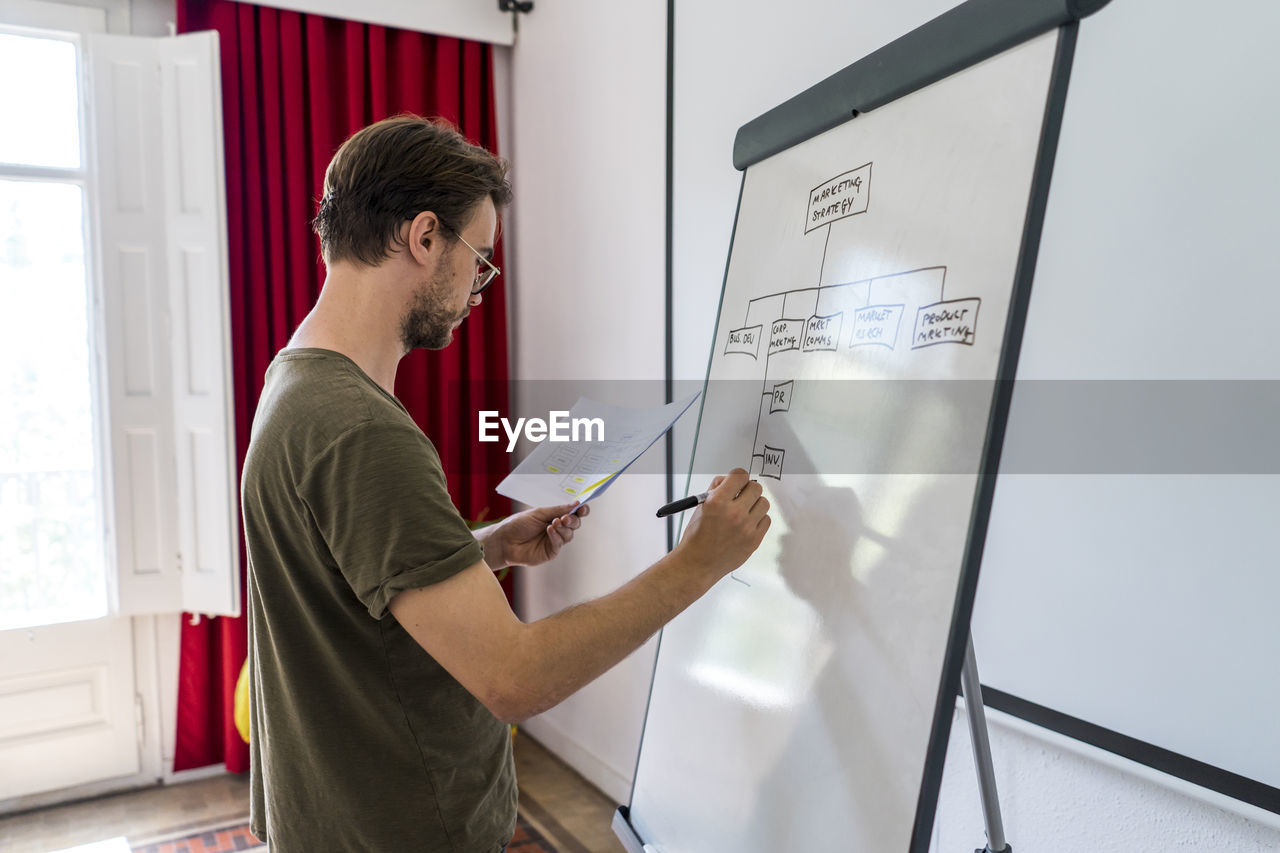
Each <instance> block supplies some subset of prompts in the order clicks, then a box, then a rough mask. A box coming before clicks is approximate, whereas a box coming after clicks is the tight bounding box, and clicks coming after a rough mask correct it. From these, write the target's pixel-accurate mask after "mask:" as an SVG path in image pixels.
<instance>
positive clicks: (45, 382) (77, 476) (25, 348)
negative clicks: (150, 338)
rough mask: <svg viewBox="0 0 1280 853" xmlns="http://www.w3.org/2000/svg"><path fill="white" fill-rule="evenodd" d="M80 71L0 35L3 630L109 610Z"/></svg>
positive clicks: (19, 37) (64, 56)
mask: <svg viewBox="0 0 1280 853" xmlns="http://www.w3.org/2000/svg"><path fill="white" fill-rule="evenodd" d="M79 78H80V74H79V49H78V44H77V43H76V41H74V40H72V39H68V38H57V37H42V36H34V35H25V34H19V33H16V32H4V31H0V79H5V80H10V81H15V80H22V81H24V83H23V85H20V86H17V85H10V86H5V87H4V88H3V89H0V115H4V116H6V121H5V124H4V126H3V130H0V240H2V241H3V242H2V243H0V630H3V629H7V628H17V627H24V626H28V625H43V624H51V623H56V622H68V621H73V620H77V619H91V618H95V617H98V616H103V615H105V614H106V613H107V609H108V608H107V583H106V579H107V575H106V570H107V560H106V549H105V547H104V543H105V538H104V530H103V477H102V464H101V458H100V457H101V444H100V441H99V437H100V436H101V435H102V434H103V430H102V427H101V423H100V417H99V412H98V408H97V406H96V405H95V399H94V390H95V389H94V383H93V382H92V381H91V378H92V377H93V376H94V374H95V360H94V358H93V357H92V353H93V352H94V350H95V347H94V343H95V342H94V341H93V340H92V338H91V329H92V327H93V324H92V323H91V322H90V320H91V316H92V312H91V310H90V308H91V300H90V289H89V286H90V280H89V278H88V267H87V264H86V258H87V257H89V253H88V252H87V251H86V248H87V246H86V240H85V222H86V221H87V218H88V217H87V199H86V186H87V177H88V176H87V173H86V171H85V170H84V168H83V167H82V162H83V159H84V158H83V156H82V140H81V132H80V129H81V127H82V125H83V121H82V115H81V110H80V104H81V101H82V99H81V93H80V84H79Z"/></svg>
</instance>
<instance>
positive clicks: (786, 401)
mask: <svg viewBox="0 0 1280 853" xmlns="http://www.w3.org/2000/svg"><path fill="white" fill-rule="evenodd" d="M794 384H795V380H794V379H791V380H788V381H786V382H779V383H778V384H777V385H774V386H773V390H772V391H771V392H769V414H771V415H772V414H773V413H774V412H786V411H789V410H790V409H791V387H792V386H793V385H794Z"/></svg>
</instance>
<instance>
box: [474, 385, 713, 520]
mask: <svg viewBox="0 0 1280 853" xmlns="http://www.w3.org/2000/svg"><path fill="white" fill-rule="evenodd" d="M700 393H701V392H699V391H695V392H694V393H692V394H690V395H689V396H688V397H685V398H684V399H682V400H676V401H675V402H673V403H668V404H667V405H665V406H658V407H656V408H652V409H630V408H626V407H623V406H613V405H610V404H608V403H601V402H599V401H597V400H591V399H588V398H586V397H579V398H578V402H576V403H574V404H573V407H572V408H570V409H569V418H570V421H573V420H574V419H579V418H583V419H590V418H599V419H600V420H601V421H603V422H604V436H603V440H599V441H587V440H583V439H585V438H587V437H588V436H587V431H586V430H583V431H582V432H580V434H579V435H580V439H579V440H578V441H556V442H553V441H550V440H547V441H543V442H542V443H541V444H539V445H538V446H537V447H536V448H534V450H533V452H532V453H530V454H529V455H528V456H526V457H525V459H524V461H522V462H521V463H520V464H519V465H517V466H516V468H515V470H514V471H512V472H511V473H510V474H508V475H507V477H506V479H504V480H503V481H502V482H501V483H499V484H498V489H497V491H498V494H500V495H506V496H507V497H509V498H511V499H512V500H517V501H520V502H521V503H525V504H528V505H530V506H555V505H557V504H563V503H569V502H571V501H575V500H577V501H582V502H583V503H587V502H588V501H590V500H592V499H593V498H597V497H599V496H600V495H602V494H604V493H605V490H607V489H608V488H609V486H611V485H613V482H614V480H616V479H617V478H618V475H619V474H621V473H622V472H623V471H625V470H626V469H627V468H628V467H629V466H630V465H631V463H633V462H635V461H636V460H637V459H639V458H640V456H641V455H642V454H643V453H644V452H645V451H646V450H648V449H649V448H650V447H651V446H652V445H653V443H654V442H655V441H657V440H658V439H659V438H661V437H662V434H663V433H664V432H666V431H667V430H668V429H670V428H671V425H672V424H674V423H675V422H676V421H677V420H679V418H680V416H681V415H683V414H684V413H685V412H686V411H688V409H689V406H691V405H692V404H693V401H694V400H696V399H698V395H699V394H700ZM597 436H598V432H594V433H592V434H591V436H590V437H592V438H594V437H597Z"/></svg>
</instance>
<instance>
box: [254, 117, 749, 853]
mask: <svg viewBox="0 0 1280 853" xmlns="http://www.w3.org/2000/svg"><path fill="white" fill-rule="evenodd" d="M509 197H510V190H509V188H508V186H507V183H506V165H505V163H503V162H502V161H500V160H497V159H496V158H494V157H493V156H492V155H490V154H489V153H487V152H485V151H484V150H483V149H480V148H478V147H475V146H472V145H470V144H468V143H467V142H466V140H464V139H463V138H462V137H461V136H460V135H459V134H458V133H457V132H456V131H455V130H453V129H452V128H451V127H449V126H447V125H445V124H443V123H436V122H431V121H428V120H425V119H421V118H418V117H414V116H401V117H397V118H393V119H388V120H386V121H383V122H379V123H378V124H375V125H372V126H370V127H367V128H365V129H364V130H362V131H360V132H359V133H357V134H355V135H354V136H352V137H351V138H350V139H349V140H347V141H346V142H345V143H344V144H343V145H342V147H341V148H340V149H339V150H338V152H337V154H335V155H334V158H333V161H332V162H331V163H330V164H329V168H328V171H327V172H326V175H325V186H324V197H323V199H322V201H321V205H320V211H319V214H318V216H317V217H316V220H315V223H314V225H315V229H316V231H317V233H318V234H319V235H320V243H321V251H322V253H323V255H324V260H325V263H326V266H327V270H328V275H327V278H326V280H325V284H324V289H323V291H322V293H321V295H320V298H319V300H318V301H317V302H316V304H315V307H314V308H313V309H312V311H311V313H310V314H309V315H308V316H307V317H306V319H305V320H304V321H303V323H302V324H301V325H300V326H299V327H298V330H297V332H296V334H295V335H294V336H293V339H292V340H291V341H290V343H289V346H288V347H287V348H286V349H284V350H282V351H281V352H280V353H279V354H278V355H277V357H276V359H275V360H274V361H273V362H272V364H271V367H270V368H269V369H268V370H267V377H266V385H265V387H264V388H263V392H262V397H261V399H260V401H259V403H258V411H257V413H256V415H255V418H254V424H253V435H252V440H251V442H250V445H249V452H248V455H247V457H246V460H245V467H244V481H243V483H242V498H243V508H244V520H245V538H246V540H247V543H248V549H249V567H250V570H249V591H248V598H249V615H250V620H249V624H250V636H249V640H250V650H249V655H250V661H251V663H250V674H251V685H252V701H251V707H252V720H251V752H252V761H251V766H252V778H253V791H252V827H253V831H254V833H255V834H257V835H258V836H259V837H260V838H263V839H265V840H267V841H268V843H269V845H270V847H271V849H272V851H273V853H329V851H379V853H404V851H446V850H448V851H479V852H480V853H490V852H491V851H496V850H499V849H501V848H502V847H503V845H504V844H505V843H506V841H507V840H509V839H510V838H511V835H512V833H513V831H514V827H515V807H516V787H515V772H514V766H513V764H512V758H511V739H510V737H509V734H508V727H507V725H506V724H507V723H508V722H512V721H517V720H522V719H524V718H526V717H529V716H532V715H534V714H538V713H540V712H542V711H545V710H546V709H548V708H550V707H552V706H553V705H555V704H556V703H558V702H560V701H561V700H563V699H564V698H565V697H567V696H569V695H570V694H571V693H573V692H574V691H576V690H578V689H579V688H581V687H582V686H584V685H585V684H587V683H588V682H590V681H591V680H592V679H594V678H596V677H597V676H599V675H600V674H601V673H603V672H605V670H607V669H609V668H610V667H612V666H613V665H614V664H616V663H617V662H619V661H620V660H622V658H624V657H625V656H626V655H627V654H629V653H630V652H632V651H633V650H635V649H636V648H637V647H639V646H640V645H641V644H642V643H644V641H645V640H646V639H648V638H649V637H650V636H651V635H653V634H654V633H655V632H656V631H657V630H658V629H659V628H661V627H662V625H663V624H665V623H666V622H667V621H669V620H670V619H671V618H673V617H674V616H675V615H676V614H677V613H679V612H680V611H681V610H683V609H684V608H685V607H687V606H688V605H689V604H691V603H692V602H693V601H694V600H696V599H697V598H698V597H699V596H700V595H702V594H703V593H704V592H706V591H707V590H708V589H709V588H710V587H711V586H712V584H714V583H715V582H716V581H717V580H719V579H720V578H721V577H723V576H724V575H726V574H728V573H729V572H731V571H732V570H733V569H735V568H737V567H738V566H739V565H741V563H742V562H743V561H744V560H745V559H746V558H747V556H749V555H750V554H751V552H752V551H754V550H755V549H756V547H757V546H758V545H759V544H760V541H761V539H762V538H763V537H764V534H765V532H766V531H767V530H768V527H769V516H768V509H769V504H768V501H766V500H765V499H764V498H763V497H762V496H761V488H760V486H759V485H758V484H756V483H750V482H749V481H748V478H747V474H746V472H745V471H743V470H741V469H735V470H734V471H733V472H732V473H730V474H729V475H727V476H725V477H718V478H716V480H715V481H713V484H712V486H713V488H712V491H711V495H710V497H709V498H708V500H707V502H706V503H705V504H704V505H703V506H702V508H701V509H700V510H699V511H698V512H696V513H695V514H694V516H693V518H692V520H691V521H690V523H689V525H688V528H687V532H686V534H685V536H684V538H683V541H682V542H681V543H680V545H679V546H678V547H677V548H676V549H675V550H674V551H672V552H671V553H670V554H669V555H667V556H666V557H664V558H663V559H662V560H659V561H658V562H657V563H656V564H654V565H653V566H652V567H650V568H649V569H648V570H646V571H645V572H644V573H642V574H641V575H639V576H638V577H636V578H635V579H634V580H632V581H631V582H630V583H628V584H626V585H625V586H623V587H622V588H621V589H619V590H617V591H616V592H614V593H612V594H610V595H607V596H605V597H604V598H601V599H598V600H596V601H592V602H589V603H586V604H582V605H579V606H577V607H573V608H570V609H569V610H566V611H564V612H562V613H559V614H557V615H555V616H552V617H549V618H547V619H543V620H540V621H537V622H533V623H530V624H524V623H522V622H521V621H520V620H519V619H518V618H516V616H515V614H514V613H512V611H511V608H510V607H509V606H508V604H507V601H506V598H505V596H504V595H503V593H502V590H501V588H500V587H499V586H498V583H497V581H496V580H495V579H494V576H493V571H494V570H495V569H498V568H501V567H503V566H507V565H517V564H518V565H535V564H538V563H541V562H545V561H546V560H549V559H550V558H552V557H554V556H555V555H556V553H557V552H558V551H559V550H560V548H561V547H563V546H564V545H565V544H566V543H568V542H569V541H570V540H572V538H573V536H574V532H575V531H576V530H577V529H578V528H579V526H580V524H581V518H582V517H584V516H586V515H587V507H576V505H575V504H569V505H566V506H559V507H550V508H544V509H535V510H530V511H527V512H523V513H520V514H518V515H514V516H512V517H511V518H508V519H507V520H505V521H504V522H502V523H501V524H498V525H494V526H492V527H489V528H485V529H484V530H482V531H480V532H479V533H478V534H475V535H473V534H472V532H471V531H470V530H469V529H468V527H467V525H466V523H465V522H464V521H463V520H462V518H461V516H459V514H458V512H457V510H456V509H455V508H454V506H453V505H452V503H451V502H450V499H449V496H448V493H447V492H446V489H445V479H444V474H443V472H442V470H441V467H440V461H439V457H438V456H437V455H436V451H435V448H434V447H433V446H432V444H431V442H430V441H429V440H428V439H427V438H426V436H424V435H423V434H422V432H421V431H420V430H419V429H418V428H417V426H416V425H415V424H414V422H413V420H412V419H411V418H410V417H409V415H408V413H407V412H406V411H405V410H404V408H403V406H401V405H400V403H399V401H398V400H396V398H395V396H394V394H393V388H394V385H395V374H396V367H397V365H398V363H399V361H400V359H401V358H403V357H404V356H405V355H406V354H407V353H409V352H410V351H411V350H413V349H415V348H420V347H425V348H431V349H439V348H443V347H446V346H448V345H449V343H450V341H451V340H452V337H453V332H454V330H455V329H457V328H458V326H459V325H460V324H461V323H462V322H463V320H464V319H465V317H466V316H467V314H468V313H469V312H470V310H471V309H473V308H477V307H479V306H480V304H481V302H482V298H483V297H482V296H481V291H482V290H483V289H484V287H485V286H486V285H487V284H489V283H490V281H491V280H492V278H493V276H494V275H496V273H497V268H496V267H493V265H492V263H491V262H490V258H491V257H492V255H493V245H494V240H495V237H496V231H497V223H498V210H499V208H500V207H501V206H503V205H504V204H505V203H506V202H507V201H508V199H509Z"/></svg>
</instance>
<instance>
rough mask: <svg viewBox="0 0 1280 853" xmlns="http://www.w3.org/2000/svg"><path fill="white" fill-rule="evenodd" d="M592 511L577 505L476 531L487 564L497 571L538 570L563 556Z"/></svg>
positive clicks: (521, 516) (531, 511)
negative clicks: (509, 567) (533, 568)
mask: <svg viewBox="0 0 1280 853" xmlns="http://www.w3.org/2000/svg"><path fill="white" fill-rule="evenodd" d="M590 512H591V508H590V507H589V506H586V505H580V504H579V503H578V502H577V501H574V502H573V503H571V504H562V505H560V506H548V507H538V508H536V509H529V510H525V511H524V512H520V513H516V514H515V515H513V516H510V517H508V518H506V519H503V520H502V521H500V522H498V523H497V524H491V525H489V526H487V527H483V528H481V529H479V530H477V531H475V537H476V539H477V540H479V542H480V544H481V545H483V546H484V561H485V563H487V564H488V566H489V568H491V569H493V570H494V571H497V570H499V569H503V568H506V567H507V566H536V565H539V564H541V563H545V562H547V561H548V560H550V559H552V558H553V557H555V556H556V555H557V554H559V553H560V549H561V548H563V547H564V546H565V545H567V544H569V543H570V542H572V541H573V533H574V531H575V530H577V529H578V528H579V527H580V526H582V519H583V518H586V516H587V515H588V514H589V513H590Z"/></svg>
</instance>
